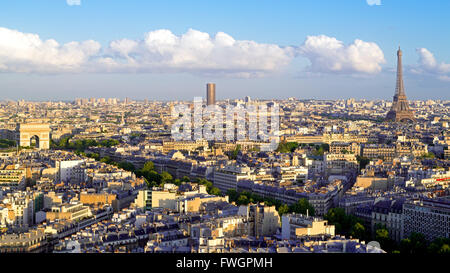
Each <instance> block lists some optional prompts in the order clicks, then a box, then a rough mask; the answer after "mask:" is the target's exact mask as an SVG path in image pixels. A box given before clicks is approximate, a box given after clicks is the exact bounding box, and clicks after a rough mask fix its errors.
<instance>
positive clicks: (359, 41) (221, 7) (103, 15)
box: [0, 0, 450, 101]
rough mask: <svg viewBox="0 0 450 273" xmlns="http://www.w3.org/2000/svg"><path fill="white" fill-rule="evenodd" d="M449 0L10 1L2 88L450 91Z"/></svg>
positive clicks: (300, 94)
mask: <svg viewBox="0 0 450 273" xmlns="http://www.w3.org/2000/svg"><path fill="white" fill-rule="evenodd" d="M449 11H450V1H442V0H429V1H423V0H421V1H419V0H314V1H312V0H310V1H301V0H296V1H292V0H240V1H235V0H226V1H225V0H215V1H211V0H209V1H204V0H190V1H181V0H180V1H178V0H167V1H151V0H146V1H143V0H127V1H124V0H14V1H1V2H0V100H9V99H11V100H17V99H25V100H37V101H44V100H72V99H75V98H81V97H98V98H100V97H106V98H107V97H117V98H125V97H129V98H132V99H150V100H152V99H155V100H177V99H183V100H192V99H193V98H194V96H205V93H206V83H208V82H214V83H216V93H217V94H216V97H217V99H227V98H243V97H245V96H250V97H253V98H263V99H271V98H275V99H282V98H288V97H296V98H299V99H311V98H313V99H346V98H356V99H362V98H365V99H391V98H392V96H393V94H394V91H395V71H396V62H397V59H396V58H397V56H396V51H397V49H398V47H399V46H401V49H402V51H403V66H404V67H403V69H404V81H405V88H406V94H407V96H408V98H409V99H411V100H426V99H443V100H449V99H450V47H449V46H448V45H449V44H450V35H449V34H450V17H449V16H447V15H448V12H449Z"/></svg>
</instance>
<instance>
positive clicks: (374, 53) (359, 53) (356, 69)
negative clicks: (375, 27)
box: [298, 35, 386, 74]
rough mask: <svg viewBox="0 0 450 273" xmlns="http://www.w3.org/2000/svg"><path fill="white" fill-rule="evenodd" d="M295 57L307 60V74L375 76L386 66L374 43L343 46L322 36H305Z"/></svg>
mask: <svg viewBox="0 0 450 273" xmlns="http://www.w3.org/2000/svg"><path fill="white" fill-rule="evenodd" d="M298 53H299V54H300V55H301V56H304V57H306V58H308V59H309V61H310V62H311V65H310V67H308V71H310V72H314V73H340V74H376V73H379V72H380V71H381V64H383V63H385V62H386V61H385V59H384V54H383V51H382V50H381V49H380V47H379V46H378V45H377V44H375V43H372V42H364V41H361V40H358V39H357V40H355V41H354V42H353V43H352V44H350V45H345V44H344V43H343V42H342V41H339V40H337V39H336V38H333V37H328V36H325V35H320V36H308V37H307V38H306V41H305V42H304V44H303V45H302V46H301V47H300V48H299V51H298Z"/></svg>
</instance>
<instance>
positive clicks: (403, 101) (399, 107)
mask: <svg viewBox="0 0 450 273" xmlns="http://www.w3.org/2000/svg"><path fill="white" fill-rule="evenodd" d="M397 62H398V63H397V85H396V88H395V95H394V100H393V102H392V107H391V110H390V111H389V112H388V114H387V116H386V121H395V122H398V121H399V122H414V121H416V119H415V117H414V113H413V111H412V110H411V109H409V104H408V99H407V98H406V94H405V86H404V84H403V68H402V51H401V50H400V48H399V49H398V51H397Z"/></svg>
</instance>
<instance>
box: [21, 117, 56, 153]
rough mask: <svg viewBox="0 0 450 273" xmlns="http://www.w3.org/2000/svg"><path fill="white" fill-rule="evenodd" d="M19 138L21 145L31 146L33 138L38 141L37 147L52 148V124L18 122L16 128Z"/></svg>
mask: <svg viewBox="0 0 450 273" xmlns="http://www.w3.org/2000/svg"><path fill="white" fill-rule="evenodd" d="M16 132H17V140H18V141H19V145H20V146H21V147H30V146H31V140H32V139H33V138H34V139H35V141H36V148H38V149H49V148H50V126H49V125H48V124H43V123H27V124H18V125H17V128H16Z"/></svg>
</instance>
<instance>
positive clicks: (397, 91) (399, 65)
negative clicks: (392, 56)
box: [395, 46, 406, 97]
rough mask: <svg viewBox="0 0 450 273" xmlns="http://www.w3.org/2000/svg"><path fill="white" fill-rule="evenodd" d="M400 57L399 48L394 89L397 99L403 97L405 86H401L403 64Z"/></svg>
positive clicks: (401, 53) (399, 50)
mask: <svg viewBox="0 0 450 273" xmlns="http://www.w3.org/2000/svg"><path fill="white" fill-rule="evenodd" d="M402 55H403V52H402V50H401V49H400V46H399V47H398V51H397V84H396V88H395V95H396V96H397V97H400V96H405V97H406V94H405V86H404V84H403V64H402Z"/></svg>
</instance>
